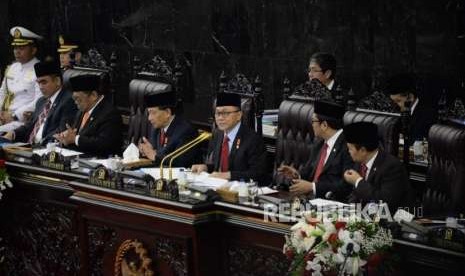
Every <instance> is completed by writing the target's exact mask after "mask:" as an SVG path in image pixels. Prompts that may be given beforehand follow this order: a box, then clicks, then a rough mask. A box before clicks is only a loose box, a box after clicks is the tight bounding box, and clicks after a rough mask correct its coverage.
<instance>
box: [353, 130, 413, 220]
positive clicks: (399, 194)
mask: <svg viewBox="0 0 465 276" xmlns="http://www.w3.org/2000/svg"><path fill="white" fill-rule="evenodd" d="M344 133H345V134H346V141H347V147H348V148H349V152H350V155H351V157H352V159H353V160H354V161H355V162H356V163H357V165H356V166H355V167H354V169H350V170H347V171H346V172H345V173H344V178H345V180H346V181H347V182H348V183H350V184H352V185H353V186H354V190H353V192H352V194H351V195H350V197H349V202H352V203H358V202H361V203H362V204H366V203H369V202H375V203H378V202H379V201H383V202H385V203H387V204H388V206H389V209H390V211H391V213H392V212H395V211H396V210H397V208H398V207H409V206H411V204H412V188H411V186H410V183H409V178H408V174H407V171H406V170H405V168H404V166H403V165H402V163H401V162H400V161H399V160H398V159H397V158H396V157H394V156H392V155H390V154H389V153H387V152H383V151H382V150H380V149H378V144H379V138H378V127H377V126H376V124H373V123H367V122H359V123H353V124H350V125H347V126H346V127H344Z"/></svg>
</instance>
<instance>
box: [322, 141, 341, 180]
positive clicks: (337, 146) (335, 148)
mask: <svg viewBox="0 0 465 276" xmlns="http://www.w3.org/2000/svg"><path fill="white" fill-rule="evenodd" d="M342 135H343V134H342V133H341V134H340V135H339V137H337V140H336V143H334V146H333V148H332V149H331V152H329V156H328V159H327V160H326V162H325V166H324V167H323V171H322V173H323V172H324V171H326V170H327V169H328V168H329V167H330V166H331V162H333V160H334V158H336V156H337V155H338V153H339V151H340V150H341V148H342V141H343V140H344V137H343V136H342Z"/></svg>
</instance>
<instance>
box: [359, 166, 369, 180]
mask: <svg viewBox="0 0 465 276" xmlns="http://www.w3.org/2000/svg"><path fill="white" fill-rule="evenodd" d="M367 171H368V167H367V165H365V163H362V164H360V176H361V177H363V179H365V177H366V176H367Z"/></svg>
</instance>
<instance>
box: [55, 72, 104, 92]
mask: <svg viewBox="0 0 465 276" xmlns="http://www.w3.org/2000/svg"><path fill="white" fill-rule="evenodd" d="M80 75H97V76H99V77H100V87H99V90H100V92H101V93H104V94H105V95H108V94H109V93H110V92H111V80H110V72H109V70H105V69H95V68H87V67H79V66H75V67H74V68H71V69H68V70H66V71H64V72H63V86H64V87H65V88H70V87H71V86H70V83H69V79H70V78H72V77H75V76H80Z"/></svg>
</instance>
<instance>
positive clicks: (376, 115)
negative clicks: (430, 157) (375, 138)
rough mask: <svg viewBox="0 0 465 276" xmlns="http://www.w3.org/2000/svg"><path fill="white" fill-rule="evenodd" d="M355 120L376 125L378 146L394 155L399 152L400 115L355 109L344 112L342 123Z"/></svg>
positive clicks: (345, 123) (354, 121)
mask: <svg viewBox="0 0 465 276" xmlns="http://www.w3.org/2000/svg"><path fill="white" fill-rule="evenodd" d="M356 122H371V123H375V124H376V125H377V126H378V135H379V137H380V139H381V141H380V146H381V147H382V148H383V149H384V150H385V151H386V152H389V153H391V154H392V155H394V156H398V153H399V136H400V130H401V123H400V116H399V115H397V114H395V113H387V112H379V111H374V110H366V109H357V110H356V111H347V112H346V113H345V114H344V125H348V124H350V123H356Z"/></svg>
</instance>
